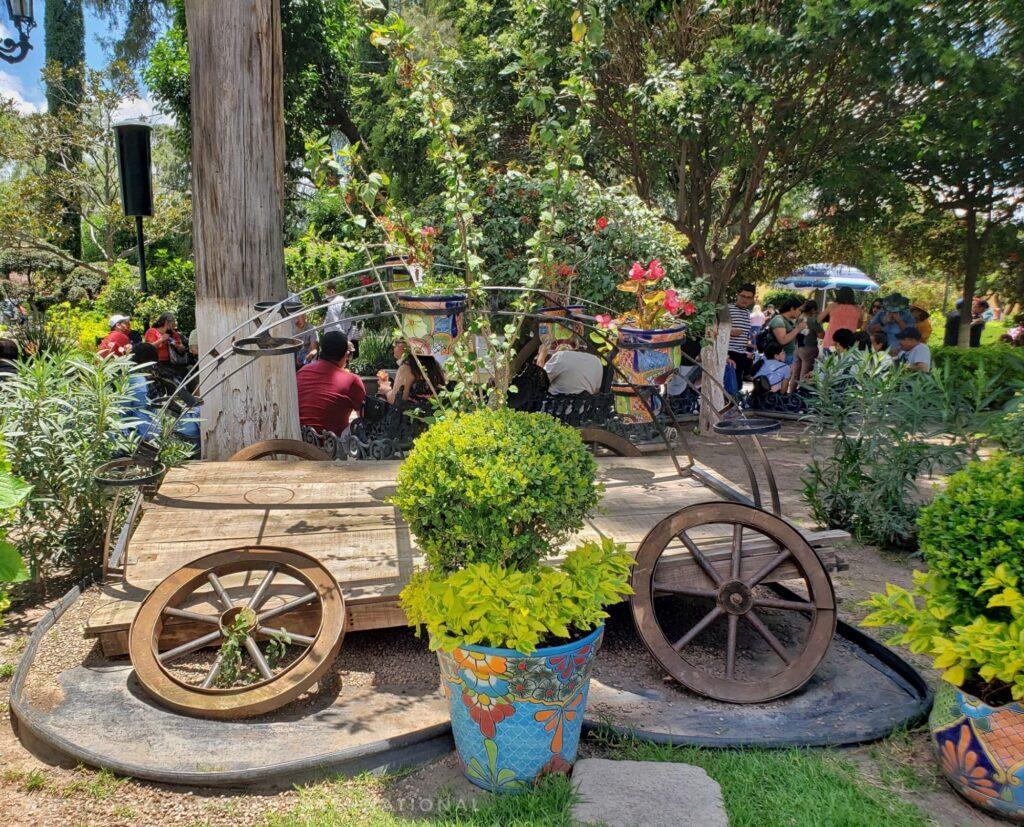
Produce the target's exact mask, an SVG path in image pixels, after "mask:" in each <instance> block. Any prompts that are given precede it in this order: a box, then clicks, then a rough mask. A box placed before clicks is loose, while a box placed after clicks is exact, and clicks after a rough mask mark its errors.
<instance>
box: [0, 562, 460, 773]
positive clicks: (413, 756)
mask: <svg viewBox="0 0 1024 827" xmlns="http://www.w3.org/2000/svg"><path fill="white" fill-rule="evenodd" d="M89 582H91V581H83V582H82V583H80V584H79V585H77V586H75V587H74V588H72V589H71V590H70V591H69V592H68V593H67V594H66V595H64V597H62V598H61V600H60V602H59V603H58V604H57V605H56V606H54V607H53V608H52V609H50V610H49V611H48V612H47V613H46V615H44V616H43V618H42V619H41V620H40V621H39V623H37V624H36V627H35V628H34V629H33V630H32V635H31V636H30V637H29V641H28V645H27V646H26V647H25V651H24V653H23V654H22V657H21V662H20V663H19V664H18V668H17V669H16V670H15V673H14V680H13V681H12V682H11V693H10V708H11V724H12V727H13V729H14V731H15V734H17V735H18V737H19V738H21V733H20V730H21V729H22V727H24V729H25V730H26V731H27V732H28V733H29V734H30V735H31V736H32V737H33V738H35V739H37V740H38V741H39V742H41V743H42V744H44V745H45V746H47V747H49V748H51V749H53V750H55V751H57V752H58V753H60V754H62V755H65V756H68V757H70V758H71V759H72V760H73V761H75V762H77V763H80V764H87V765H89V766H93V767H100V768H102V769H106V770H109V771H110V772H112V773H114V774H115V775H119V776H126V777H130V778H138V779H142V780H145V781H155V782H157V783H161V784H177V785H181V786H190V787H250V786H253V785H256V784H259V785H261V786H264V787H266V786H274V787H278V786H290V785H291V784H294V783H297V782H299V781H306V780H311V779H314V778H321V777H324V776H330V775H340V774H352V775H355V774H357V773H361V772H368V771H374V770H380V769H400V768H402V767H405V766H409V765H410V764H419V763H425V762H427V761H430V760H432V759H434V758H438V757H440V756H442V755H447V754H448V753H449V752H451V751H452V749H453V748H454V744H453V741H452V734H451V724H450V723H443V724H435V725H434V726H430V727H426V728H424V729H421V730H418V731H417V732H413V733H407V734H405V735H400V736H398V737H395V738H386V739H382V740H379V741H373V742H371V743H369V744H361V745H359V746H358V747H351V748H349V749H345V750H338V751H336V752H329V753H325V754H323V755H318V756H315V757H313V758H304V759H301V760H298V761H286V762H283V763H278V764H272V765H269V766H266V767H257V768H253V769H247V770H237V771H214V772H162V771H158V770H153V769H150V768H147V767H143V766H140V765H138V764H134V763H131V762H129V761H121V760H118V759H114V758H110V757H107V756H104V755H100V754H98V753H95V752H93V751H92V750H88V749H83V748H82V747H80V746H78V745H77V744H74V743H72V742H71V741H69V740H68V739H67V738H65V737H64V736H62V735H60V734H59V733H58V732H56V731H54V730H53V729H51V728H50V727H48V726H47V725H46V724H44V723H42V722H41V721H39V720H37V716H35V715H34V714H33V713H32V711H31V710H30V709H29V708H28V707H27V705H25V704H24V703H23V702H22V697H21V695H22V690H23V689H24V686H25V680H26V678H27V677H28V673H29V670H30V669H31V668H32V662H33V661H34V660H35V655H36V650H37V649H38V648H39V643H40V641H42V639H43V636H44V635H45V634H46V633H47V632H48V631H50V629H52V628H53V625H54V624H55V623H56V622H57V621H58V620H59V619H60V617H61V615H63V614H64V612H66V611H67V610H68V609H69V608H70V607H71V606H72V604H74V602H75V601H76V600H77V599H78V598H79V597H81V595H82V589H83V587H84V586H87V585H88V584H89Z"/></svg>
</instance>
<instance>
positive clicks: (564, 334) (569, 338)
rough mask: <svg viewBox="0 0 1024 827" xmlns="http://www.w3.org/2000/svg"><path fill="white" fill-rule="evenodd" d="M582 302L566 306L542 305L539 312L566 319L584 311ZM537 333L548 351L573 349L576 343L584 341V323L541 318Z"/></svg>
mask: <svg viewBox="0 0 1024 827" xmlns="http://www.w3.org/2000/svg"><path fill="white" fill-rule="evenodd" d="M584 309H585V308H584V307H583V305H582V304H570V305H567V306H565V307H542V308H541V309H540V310H538V311H537V312H538V313H539V314H541V315H544V316H550V317H551V318H552V319H565V318H571V317H573V316H575V315H576V314H577V313H582V312H583V311H584ZM537 335H538V336H539V337H540V342H541V344H542V345H543V346H544V347H546V348H547V351H548V353H557V352H558V351H560V350H566V349H570V350H571V349H572V348H573V347H574V346H575V345H576V343H582V342H583V341H584V338H583V325H581V324H580V323H579V322H575V323H573V322H564V323H563V322H558V321H547V320H546V319H541V320H540V321H538V322H537Z"/></svg>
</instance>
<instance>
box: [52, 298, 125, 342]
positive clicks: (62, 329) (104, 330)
mask: <svg viewBox="0 0 1024 827" xmlns="http://www.w3.org/2000/svg"><path fill="white" fill-rule="evenodd" d="M46 326H47V328H48V332H49V334H50V335H51V336H53V337H54V338H56V339H58V340H60V341H62V342H64V343H66V344H67V345H68V346H69V347H72V348H75V349H77V350H83V351H86V352H94V351H95V350H96V345H97V343H98V341H97V340H99V339H102V338H103V337H104V336H106V335H107V334H108V333H109V332H110V326H109V325H108V324H107V317H106V315H105V314H104V313H102V312H100V311H99V310H86V309H84V308H82V307H72V306H71V305H70V304H68V302H64V303H63V304H58V305H54V306H53V307H51V308H50V309H49V310H47V311H46Z"/></svg>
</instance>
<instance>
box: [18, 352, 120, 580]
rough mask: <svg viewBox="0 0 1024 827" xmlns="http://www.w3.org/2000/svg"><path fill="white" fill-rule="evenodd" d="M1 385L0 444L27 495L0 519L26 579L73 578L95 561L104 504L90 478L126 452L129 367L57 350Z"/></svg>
mask: <svg viewBox="0 0 1024 827" xmlns="http://www.w3.org/2000/svg"><path fill="white" fill-rule="evenodd" d="M16 368H17V369H16V372H15V373H14V374H13V375H12V376H10V377H9V378H8V379H7V380H6V381H5V382H3V383H2V384H0V435H2V436H0V439H2V442H3V447H4V449H5V450H6V454H7V460H8V461H9V462H10V466H11V471H12V472H13V473H14V474H16V475H17V476H18V477H20V478H21V479H23V480H25V482H27V483H28V484H30V485H31V486H32V489H33V490H32V496H31V497H30V498H28V499H26V500H25V501H24V502H23V503H22V504H21V505H20V506H19V507H18V508H16V509H14V510H13V511H12V512H9V513H6V514H2V515H0V527H3V528H6V529H8V530H10V531H11V533H12V536H13V537H14V539H15V541H16V543H17V545H18V548H19V550H20V551H21V554H22V557H23V558H24V559H25V561H26V563H27V564H28V567H29V570H30V571H31V573H32V576H33V578H35V579H39V578H41V577H44V576H45V575H46V573H47V572H48V571H49V570H50V569H51V568H53V567H55V566H63V565H72V566H73V567H74V569H75V570H76V571H77V572H78V573H79V574H84V573H86V572H88V571H90V570H92V568H93V566H94V565H95V564H96V563H97V562H98V560H99V555H100V551H101V549H102V543H103V532H104V529H105V527H106V507H107V501H106V497H105V495H104V491H103V489H101V488H100V486H98V485H97V484H96V481H95V480H94V479H93V471H94V470H95V469H96V468H97V467H98V466H99V465H101V464H102V463H104V462H106V461H107V460H109V459H112V458H114V457H115V456H118V455H120V454H122V453H127V452H128V450H129V449H130V448H131V447H132V445H131V442H132V439H133V438H134V437H130V436H129V435H128V433H127V432H126V431H125V430H123V426H124V422H125V420H126V417H127V414H126V405H127V402H128V399H129V394H128V376H129V370H130V364H129V363H128V361H127V360H125V359H97V358H95V357H90V356H86V355H84V354H81V353H74V352H72V351H68V350H64V351H56V352H51V353H47V354H45V355H42V356H39V357H37V358H35V359H32V360H29V361H23V362H17V363H16Z"/></svg>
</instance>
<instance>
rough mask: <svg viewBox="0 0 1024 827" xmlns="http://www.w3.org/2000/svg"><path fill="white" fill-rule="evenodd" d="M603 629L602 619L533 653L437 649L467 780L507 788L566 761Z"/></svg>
mask: <svg viewBox="0 0 1024 827" xmlns="http://www.w3.org/2000/svg"><path fill="white" fill-rule="evenodd" d="M603 634H604V627H600V628H598V629H595V630H594V631H593V632H591V633H590V634H589V635H587V636H586V637H584V638H582V639H580V640H577V641H573V642H572V643H568V644H566V645H564V646H558V647H553V648H550V649H538V650H537V651H536V652H534V653H533V654H532V655H524V654H522V653H520V652H515V651H513V650H510V649H488V648H485V647H480V646H463V647H457V648H455V649H454V650H452V651H445V650H443V649H441V650H438V653H437V657H438V661H439V662H440V666H441V685H442V687H441V688H442V691H443V692H444V695H445V697H446V698H447V699H448V704H449V709H450V711H451V719H452V732H453V734H454V735H455V746H456V747H457V749H458V752H459V758H460V760H461V761H462V764H463V771H464V772H465V774H466V777H467V778H468V779H469V780H470V781H472V782H473V783H474V784H476V785H478V786H480V787H483V788H484V789H487V790H492V791H495V792H502V791H510V790H515V789H520V788H521V787H523V786H524V785H525V784H529V783H531V782H532V781H534V780H535V779H536V778H537V776H538V775H540V774H542V773H550V772H567V771H568V770H569V768H571V767H572V762H573V761H574V760H575V758H576V750H577V748H578V747H579V740H580V732H581V730H582V726H583V714H584V710H585V709H586V704H587V691H588V689H589V685H590V670H591V667H592V665H593V660H594V656H595V655H596V654H597V651H598V649H600V647H601V640H602V636H603Z"/></svg>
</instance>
